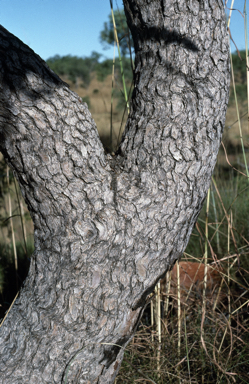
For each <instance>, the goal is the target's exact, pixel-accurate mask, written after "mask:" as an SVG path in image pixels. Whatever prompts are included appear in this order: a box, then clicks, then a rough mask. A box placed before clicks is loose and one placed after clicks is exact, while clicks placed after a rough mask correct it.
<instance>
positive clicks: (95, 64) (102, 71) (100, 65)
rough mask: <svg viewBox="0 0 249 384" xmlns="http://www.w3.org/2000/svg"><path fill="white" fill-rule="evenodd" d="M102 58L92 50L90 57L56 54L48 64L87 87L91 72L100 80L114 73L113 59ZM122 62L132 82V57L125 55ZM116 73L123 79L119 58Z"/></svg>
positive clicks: (71, 79)
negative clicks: (101, 59)
mask: <svg viewBox="0 0 249 384" xmlns="http://www.w3.org/2000/svg"><path fill="white" fill-rule="evenodd" d="M100 58H102V55H101V54H99V53H97V52H92V54H91V56H90V57H78V56H71V55H67V56H60V55H55V56H53V57H50V58H49V59H48V60H47V64H48V66H49V67H50V68H51V69H52V70H53V71H54V72H55V73H56V74H57V75H59V76H64V77H66V78H67V79H68V80H70V81H72V83H73V84H77V82H78V81H79V80H80V81H81V83H80V86H82V87H87V86H88V85H89V84H90V81H91V74H93V73H94V72H95V73H96V75H97V79H98V80H99V81H104V80H105V78H106V77H107V76H108V75H110V74H111V73H112V66H113V60H112V59H105V60H103V61H100ZM122 62H123V68H124V75H125V79H126V81H128V82H132V70H131V62H130V59H129V58H127V57H123V59H122ZM115 73H116V76H117V77H118V80H120V81H121V77H120V69H119V59H118V58H117V59H116V64H115Z"/></svg>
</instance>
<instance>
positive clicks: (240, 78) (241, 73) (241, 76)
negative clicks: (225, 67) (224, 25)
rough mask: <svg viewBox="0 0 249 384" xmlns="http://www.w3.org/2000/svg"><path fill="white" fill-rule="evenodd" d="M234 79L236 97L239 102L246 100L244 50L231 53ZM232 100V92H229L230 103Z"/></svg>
mask: <svg viewBox="0 0 249 384" xmlns="http://www.w3.org/2000/svg"><path fill="white" fill-rule="evenodd" d="M232 60H233V71H234V79H235V83H236V91H237V98H238V100H239V101H240V102H242V101H244V100H246V97H247V84H246V51H240V57H239V55H238V53H237V52H236V53H233V54H232ZM233 102H234V94H233V92H231V95H230V103H233Z"/></svg>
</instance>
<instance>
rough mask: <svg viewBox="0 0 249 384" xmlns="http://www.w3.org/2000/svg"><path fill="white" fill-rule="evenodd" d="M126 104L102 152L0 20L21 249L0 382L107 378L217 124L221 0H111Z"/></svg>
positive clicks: (72, 98) (193, 212)
mask: <svg viewBox="0 0 249 384" xmlns="http://www.w3.org/2000/svg"><path fill="white" fill-rule="evenodd" d="M124 5H125V12H126V16H127V19H128V23H129V26H130V29H131V31H132V35H133V39H134V43H135V50H136V69H135V74H134V76H135V89H134V93H133V98H132V106H131V113H130V116H129V119H128V122H127V125H126V130H125V134H124V136H123V139H122V143H121V146H120V148H119V151H118V152H117V154H116V155H115V156H111V155H105V153H104V150H103V147H102V144H101V142H100V139H99V136H98V133H97V129H96V126H95V124H94V122H93V120H92V117H91V115H90V113H89V111H88V109H87V106H86V104H84V103H82V102H81V100H80V98H79V97H78V96H77V95H76V94H75V93H73V92H71V91H70V90H69V89H68V87H67V86H66V84H65V83H63V82H62V81H61V80H60V79H59V78H58V77H57V76H56V75H55V74H53V73H52V71H50V70H49V69H48V67H47V66H46V64H45V63H44V62H43V61H42V60H41V59H40V58H39V57H38V56H37V55H35V54H34V52H33V51H32V50H31V49H29V48H28V47H27V46H25V45H24V44H23V43H22V42H21V41H20V40H18V39H17V38H16V37H14V36H13V35H11V34H10V33H9V32H7V31H6V30H5V29H4V28H2V27H1V29H0V50H1V56H0V73H1V74H0V76H1V78H0V87H1V94H0V98H1V100H0V135H1V140H0V143H1V151H2V152H3V154H4V156H5V158H6V160H7V161H8V163H9V164H10V165H11V167H12V168H13V169H14V172H15V175H16V177H17V178H18V181H19V183H20V186H21V190H22V193H23V195H24V197H25V200H26V202H27V204H28V207H29V210H30V212H31V215H32V218H33V221H34V226H35V252H34V255H33V257H32V260H31V266H30V271H29V274H28V277H27V279H26V281H25V283H24V286H23V288H22V290H21V292H20V295H19V298H18V299H17V301H16V303H15V305H14V307H13V308H12V310H11V311H10V313H9V315H8V317H7V318H6V320H5V322H4V324H3V326H2V328H1V340H0V353H1V359H0V370H1V371H0V372H1V375H0V377H1V379H0V382H1V383H4V384H17V383H18V384H21V383H29V384H34V383H35V384H37V383H49V384H51V383H65V382H67V383H99V384H101V383H102V384H104V383H105V384H106V383H113V381H114V379H115V376H116V374H117V372H118V370H119V366H120V364H121V361H122V357H123V349H124V347H125V346H126V345H127V343H128V342H129V341H130V340H131V338H132V337H133V335H134V332H135V330H136V327H137V324H138V321H139V319H140V317H141V314H142V312H143V307H144V304H145V300H146V297H147V295H148V294H149V293H150V292H151V291H152V290H153V287H154V285H155V283H156V282H157V281H158V279H159V278H160V277H162V276H163V275H165V273H166V271H167V270H168V269H169V268H171V267H172V265H173V263H174V262H175V260H176V259H177V258H179V257H180V255H181V254H182V252H183V250H184V248H185V246H186V244H187V241H188V238H189V236H190V233H191V231H192V228H193V225H194V223H195V221H196V218H197V216H198V213H199V211H200V209H201V206H202V203H203V201H204V199H205V196H206V192H207V189H208V187H209V183H210V177H211V174H212V171H213V168H214V165H215V161H216V156H217V152H218V148H219V144H220V140H221V135H222V130H223V126H224V122H225V113H226V107H227V102H228V93H229V58H228V55H229V49H228V36H227V31H226V23H225V17H224V9H223V2H222V0H199V1H197V0H187V1H186V0H153V1H145V0H124Z"/></svg>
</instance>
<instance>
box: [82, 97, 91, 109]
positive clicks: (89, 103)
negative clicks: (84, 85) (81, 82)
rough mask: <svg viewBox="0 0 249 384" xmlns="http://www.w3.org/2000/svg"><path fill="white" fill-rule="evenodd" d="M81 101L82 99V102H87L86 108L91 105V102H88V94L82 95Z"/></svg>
mask: <svg viewBox="0 0 249 384" xmlns="http://www.w3.org/2000/svg"><path fill="white" fill-rule="evenodd" d="M82 101H83V102H84V103H87V105H88V108H90V107H91V102H90V98H89V96H85V97H82Z"/></svg>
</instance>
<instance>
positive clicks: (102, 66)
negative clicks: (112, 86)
mask: <svg viewBox="0 0 249 384" xmlns="http://www.w3.org/2000/svg"><path fill="white" fill-rule="evenodd" d="M95 70H96V73H97V79H98V80H99V81H104V80H105V78H106V77H107V76H108V75H110V74H111V73H112V60H111V59H106V60H104V61H102V63H98V64H97V65H96V67H95Z"/></svg>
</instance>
